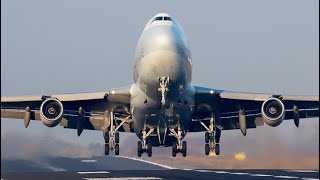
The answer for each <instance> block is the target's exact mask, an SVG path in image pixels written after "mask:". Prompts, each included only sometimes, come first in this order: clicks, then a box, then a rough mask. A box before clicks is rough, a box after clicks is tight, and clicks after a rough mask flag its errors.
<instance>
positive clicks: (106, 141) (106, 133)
mask: <svg viewBox="0 0 320 180" xmlns="http://www.w3.org/2000/svg"><path fill="white" fill-rule="evenodd" d="M104 142H105V143H106V144H108V143H109V132H105V133H104Z"/></svg>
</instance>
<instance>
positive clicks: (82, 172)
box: [1, 156, 319, 180]
mask: <svg viewBox="0 0 320 180" xmlns="http://www.w3.org/2000/svg"><path fill="white" fill-rule="evenodd" d="M1 179H2V180H7V179H9V180H10V179H14V180H19V179H23V180H28V179H30V180H31V179H32V180H35V179H52V180H53V179H54V180H55V179H57V180H58V179H59V180H60V179H61V180H64V179H81V180H111V179H114V180H120V179H132V180H135V179H304V180H312V179H319V171H314V170H242V169H239V170H229V169H177V168H173V167H170V166H167V165H163V164H158V163H154V162H149V161H147V160H143V159H136V158H128V157H122V156H118V157H116V156H107V157H106V156H100V157H92V158H81V157H79V158H48V159H45V160H42V161H38V162H33V163H31V162H30V161H24V160H1Z"/></svg>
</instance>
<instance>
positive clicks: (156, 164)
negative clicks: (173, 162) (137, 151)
mask: <svg viewBox="0 0 320 180" xmlns="http://www.w3.org/2000/svg"><path fill="white" fill-rule="evenodd" d="M116 157H120V158H125V159H131V160H135V161H140V162H145V163H148V164H152V165H155V166H159V167H163V168H166V169H176V168H174V167H171V166H167V165H164V164H159V163H155V162H151V161H147V160H144V159H137V158H132V157H126V156H116Z"/></svg>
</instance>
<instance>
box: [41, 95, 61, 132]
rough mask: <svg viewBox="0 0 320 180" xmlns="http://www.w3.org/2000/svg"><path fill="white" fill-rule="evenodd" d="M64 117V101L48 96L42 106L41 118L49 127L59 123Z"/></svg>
mask: <svg viewBox="0 0 320 180" xmlns="http://www.w3.org/2000/svg"><path fill="white" fill-rule="evenodd" d="M62 117H63V106H62V103H61V102H60V101H59V100H58V99H56V98H48V99H46V100H45V101H43V103H42V104H41V106H40V119H41V121H42V123H43V124H44V125H46V126H48V127H54V126H56V125H58V124H59V123H60V122H61V120H62Z"/></svg>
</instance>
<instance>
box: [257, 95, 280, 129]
mask: <svg viewBox="0 0 320 180" xmlns="http://www.w3.org/2000/svg"><path fill="white" fill-rule="evenodd" d="M261 114H262V117H263V120H264V122H265V123H266V124H268V125H269V126H272V127H276V126H278V125H280V124H281V123H282V121H283V119H284V115H285V107H284V104H283V102H282V101H281V100H280V99H278V98H270V99H268V100H266V101H264V102H263V104H262V107H261Z"/></svg>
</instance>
